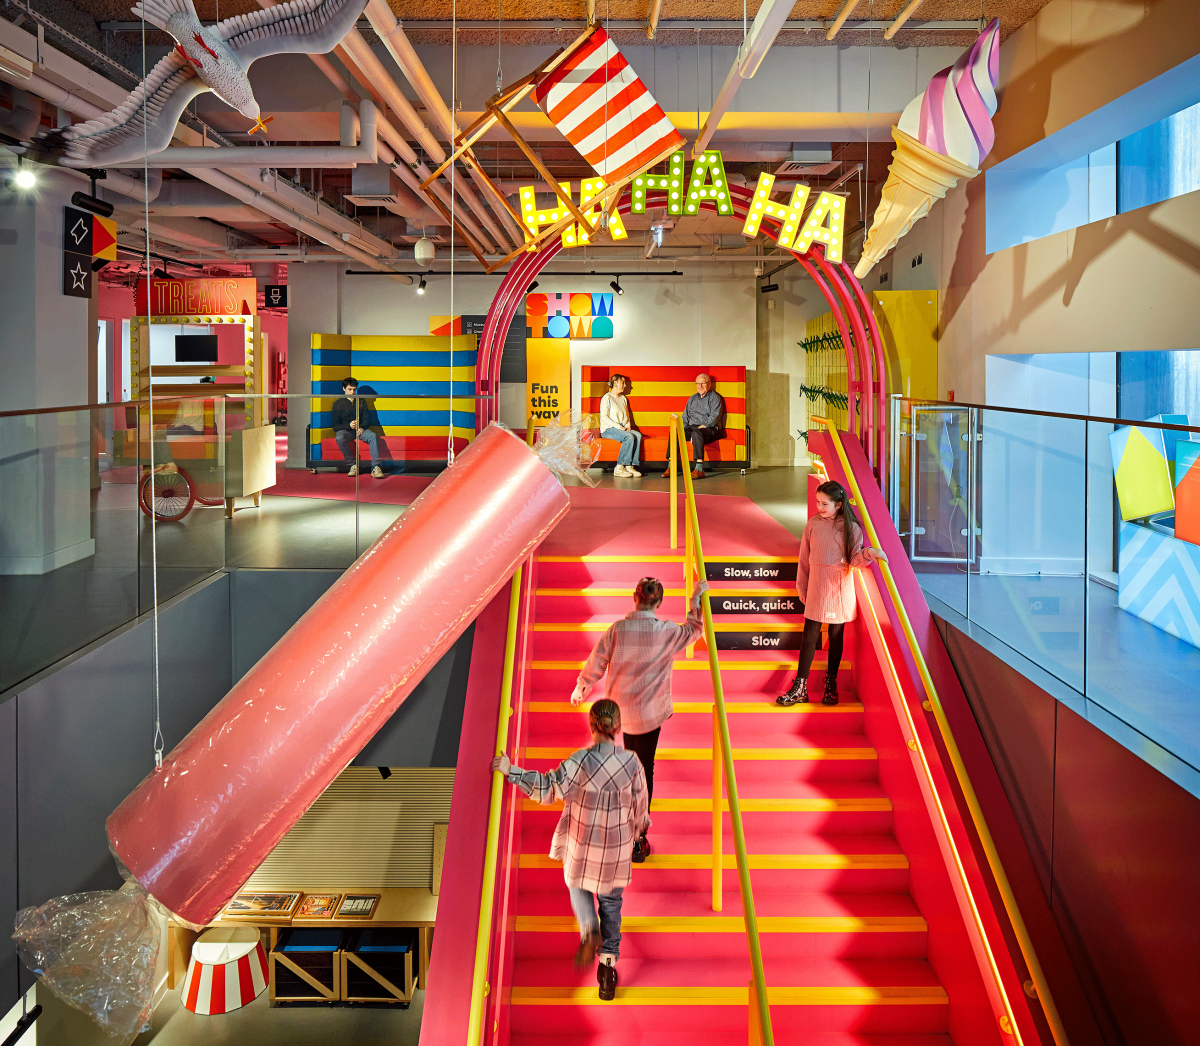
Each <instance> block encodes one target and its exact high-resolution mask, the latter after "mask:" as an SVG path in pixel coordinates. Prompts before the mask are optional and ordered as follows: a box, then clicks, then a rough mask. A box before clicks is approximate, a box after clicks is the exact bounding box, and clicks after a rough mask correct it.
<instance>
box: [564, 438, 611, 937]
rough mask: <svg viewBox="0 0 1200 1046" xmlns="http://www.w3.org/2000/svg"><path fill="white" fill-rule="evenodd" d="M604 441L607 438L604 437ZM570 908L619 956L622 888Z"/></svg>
mask: <svg viewBox="0 0 1200 1046" xmlns="http://www.w3.org/2000/svg"><path fill="white" fill-rule="evenodd" d="M605 438H606V439H607V438H608V437H605ZM568 889H569V890H570V891H571V908H572V909H573V910H574V912H575V921H576V922H577V923H579V936H580V937H586V936H587V935H588V934H589V933H593V932H595V931H596V930H599V931H600V938H601V941H600V951H601V952H602V953H603V954H605V955H611V956H613V958H614V959H615V958H616V957H617V956H618V955H620V954H621V895H622V894H623V893H624V892H625V887H624V886H617V887H615V888H614V889H613V892H612V893H601V894H594V893H592V892H591V890H581V889H580V888H579V887H577V886H570V887H568ZM597 901H599V903H600V918H599V919H598V920H597V918H596V902H597Z"/></svg>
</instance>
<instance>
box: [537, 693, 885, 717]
mask: <svg viewBox="0 0 1200 1046" xmlns="http://www.w3.org/2000/svg"><path fill="white" fill-rule="evenodd" d="M673 707H674V709H675V711H676V713H677V714H683V715H689V714H692V713H699V714H702V715H712V710H713V703H712V702H711V701H676V702H674V705H673ZM591 708H592V703H591V702H590V701H585V702H583V704H581V705H578V706H576V705H573V704H571V702H570V701H530V702H529V711H531V712H557V713H564V712H576V713H580V714H584V715H586V714H587V713H588V712H590V711H591ZM862 710H863V706H862V705H861V704H859V703H858V702H857V701H847V702H846V703H845V704H840V705H821V704H815V705H814V704H811V703H810V704H806V705H789V706H787V707H784V706H783V705H777V704H775V702H774V701H773V700H771V699H770V698H769V697H764V698H763V700H762V701H761V702H758V701H726V702H725V711H726V712H727V713H729V714H730V715H733V714H734V713H735V712H754V713H756V714H762V713H764V712H765V713H769V714H772V715H774V714H775V713H778V714H780V715H838V714H840V713H845V712H851V713H860V712H862Z"/></svg>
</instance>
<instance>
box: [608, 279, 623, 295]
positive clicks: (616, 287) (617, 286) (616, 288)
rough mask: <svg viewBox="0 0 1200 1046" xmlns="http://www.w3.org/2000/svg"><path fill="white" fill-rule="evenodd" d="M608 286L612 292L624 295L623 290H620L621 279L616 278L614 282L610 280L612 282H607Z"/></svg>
mask: <svg viewBox="0 0 1200 1046" xmlns="http://www.w3.org/2000/svg"><path fill="white" fill-rule="evenodd" d="M609 286H610V287H611V288H612V289H613V290H614V291H616V292H617V293H618V294H624V293H625V292H624V291H623V290H621V277H620V276H618V277H617V278H616V279H615V280H612V281H610V282H609Z"/></svg>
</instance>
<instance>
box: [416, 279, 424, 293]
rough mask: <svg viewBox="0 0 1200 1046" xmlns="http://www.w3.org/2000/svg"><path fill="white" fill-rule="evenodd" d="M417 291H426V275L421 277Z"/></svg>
mask: <svg viewBox="0 0 1200 1046" xmlns="http://www.w3.org/2000/svg"><path fill="white" fill-rule="evenodd" d="M417 293H418V294H424V293H425V277H424V276H422V277H421V282H420V283H418V284H417Z"/></svg>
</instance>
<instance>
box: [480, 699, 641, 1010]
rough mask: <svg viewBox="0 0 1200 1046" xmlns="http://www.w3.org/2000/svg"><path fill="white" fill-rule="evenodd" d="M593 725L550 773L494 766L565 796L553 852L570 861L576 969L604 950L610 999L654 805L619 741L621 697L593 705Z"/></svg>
mask: <svg viewBox="0 0 1200 1046" xmlns="http://www.w3.org/2000/svg"><path fill="white" fill-rule="evenodd" d="M588 725H589V726H590V727H591V730H592V745H591V747H590V748H581V749H580V750H579V751H578V752H573V753H572V754H571V755H569V756H567V758H566V759H564V760H563V761H562V762H561V763H559V765H558V766H556V767H555V768H554V769H553V770H551V771H549V773H545V774H541V773H538V772H537V771H536V770H522V769H521V768H520V767H519V766H513V765H512V763H510V762H509V759H508V756H506V755H499V756H497V757H496V758H495V759H494V760H493V761H492V769H493V770H497V771H499V772H500V773H502V774H503V775H504V777H505V779H506V780H507V781H508V782H509V783H510V784H514V785H516V786H517V787H518V788H520V789H521V791H522V792H524V793H525V794H526V795H527V796H529V797H530V798H531V799H536V800H537V801H538V802H539V803H544V804H549V803H554V802H558V801H559V800H562V804H563V812H562V817H561V818H560V819H559V822H558V826H557V827H556V828H555V829H554V839H553V840H552V841H551V843H550V856H551V857H552V858H554V859H555V860H556V861H562V863H563V876H564V878H565V879H566V881H567V887H568V888H569V890H570V891H571V907H572V909H574V911H575V918H576V920H577V921H578V923H579V936H580V942H579V950H578V951H577V952H576V953H575V969H576V970H582V969H584V968H585V967H586V966H587V965H588V964H589V963H591V962H592V960H593V959H594V958H595V957H596V952H597V951H599V952H600V966H599V967H598V968H597V970H596V980H597V981H598V982H599V984H600V998H601V999H604V1000H606V1001H611V1000H612V999H613V998H614V997H615V995H616V990H617V970H616V963H617V956H618V955H619V954H620V950H621V895H622V894H623V893H624V890H625V887H626V886H628V885H629V882H630V880H631V879H632V877H633V874H632V868H631V867H630V858H631V855H632V853H633V843H634V840H635V839H637V838H639V837H640V836H641V835H642V834H643V833H644V832H645V830H646V828H647V827H649V824H650V813H649V810H650V808H649V799H648V797H647V793H646V775H645V774H644V773H643V771H642V765H641V763H640V762H638V759H637V756H635V755H634V754H633V753H632V752H627V751H625V749H624V748H620V747H618V745H617V743H616V740H615V738H616V736H617V734H618V733H620V731H621V709H620V708H619V707H617V704H616V702H614V701H609V700H607V699H602V700H600V701H597V702H596V703H595V704H594V705H592V710H591V712H590V713H589V716H588ZM597 902H598V903H599V906H600V917H599V919H597V917H596V905H597Z"/></svg>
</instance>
